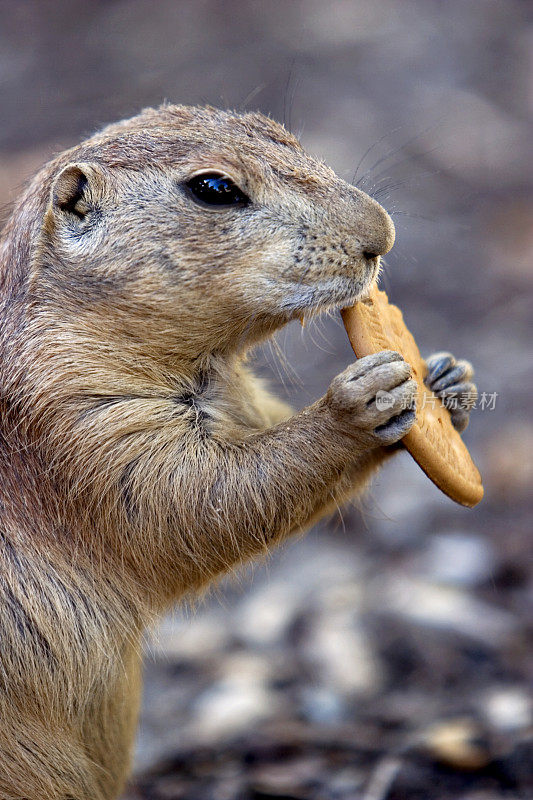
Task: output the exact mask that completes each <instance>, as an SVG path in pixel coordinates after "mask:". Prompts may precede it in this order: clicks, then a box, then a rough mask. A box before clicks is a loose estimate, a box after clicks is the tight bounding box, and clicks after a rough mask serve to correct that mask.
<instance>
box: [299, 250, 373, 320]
mask: <svg viewBox="0 0 533 800" xmlns="http://www.w3.org/2000/svg"><path fill="white" fill-rule="evenodd" d="M380 271H381V259H380V257H379V256H377V257H375V258H372V259H368V260H367V269H366V270H365V273H366V274H365V275H364V277H363V278H354V277H352V276H337V277H335V278H329V279H328V280H325V281H322V282H320V283H317V284H315V285H314V286H303V285H301V284H300V285H299V286H298V288H297V292H296V293H293V296H292V297H291V299H290V300H289V301H288V302H287V303H286V304H285V310H286V311H287V312H288V314H289V317H290V319H299V320H300V322H302V324H303V323H304V321H306V320H309V319H311V318H312V317H316V316H319V315H321V314H327V313H329V312H331V311H337V310H339V311H340V310H342V309H343V308H348V307H349V306H353V305H354V304H355V303H357V302H359V301H360V300H363V299H364V298H365V297H366V296H367V295H368V294H369V292H370V290H371V288H372V287H373V286H374V284H375V283H376V282H377V280H378V278H379V274H380Z"/></svg>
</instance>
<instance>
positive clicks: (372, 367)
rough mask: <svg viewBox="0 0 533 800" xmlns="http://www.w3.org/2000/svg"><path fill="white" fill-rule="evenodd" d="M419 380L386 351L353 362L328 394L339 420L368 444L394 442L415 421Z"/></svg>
mask: <svg viewBox="0 0 533 800" xmlns="http://www.w3.org/2000/svg"><path fill="white" fill-rule="evenodd" d="M416 393H417V386H416V381H414V380H413V379H412V378H411V367H410V366H409V364H408V363H407V362H406V361H405V360H404V359H403V357H402V356H401V355H400V354H399V353H396V352H394V351H391V350H383V351H381V352H379V353H375V354H374V355H370V356H365V357H364V358H360V359H358V360H357V361H356V362H355V363H353V364H351V365H350V366H349V367H348V368H347V369H345V370H344V372H342V373H341V374H340V375H337V377H336V378H335V379H334V380H333V381H332V383H331V386H330V387H329V390H328V393H327V395H326V398H325V399H326V402H327V403H328V405H329V407H330V409H331V411H332V412H333V414H334V416H335V417H336V418H337V420H338V423H339V425H340V426H342V427H343V428H344V429H345V430H347V431H348V432H349V433H351V434H352V435H353V436H354V437H355V438H358V439H359V440H360V442H361V443H364V446H366V447H378V446H383V445H392V444H394V443H395V442H398V441H399V440H400V439H402V438H403V437H404V436H405V435H406V434H407V433H408V432H409V430H410V429H411V427H412V426H413V424H414V422H415V417H416V411H415V403H416Z"/></svg>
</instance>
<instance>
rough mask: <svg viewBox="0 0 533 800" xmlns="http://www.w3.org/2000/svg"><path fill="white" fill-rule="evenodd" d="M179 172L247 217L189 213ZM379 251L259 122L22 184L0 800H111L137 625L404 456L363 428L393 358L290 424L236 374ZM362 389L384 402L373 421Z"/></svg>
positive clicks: (4, 466) (404, 370)
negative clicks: (217, 177) (214, 183)
mask: <svg viewBox="0 0 533 800" xmlns="http://www.w3.org/2000/svg"><path fill="white" fill-rule="evenodd" d="M202 169H214V170H218V171H221V172H224V173H226V174H228V175H229V176H230V177H231V178H232V179H233V180H234V181H235V182H236V183H237V184H238V185H239V186H240V188H241V189H242V190H243V191H244V192H245V193H246V194H247V195H248V196H249V197H250V199H251V203H250V205H249V206H247V207H244V208H240V207H239V208H233V207H228V208H221V209H218V210H213V209H210V208H209V209H206V208H203V207H201V206H199V205H198V204H196V203H195V202H193V201H192V199H191V197H190V196H189V194H188V192H187V191H186V190H185V189H184V186H183V183H184V181H186V180H188V178H189V177H190V176H191V175H192V174H193V173H194V172H195V171H197V170H202ZM81 176H83V177H84V178H85V184H84V185H83V187H82V189H81V190H80V191H81V197H80V199H79V205H78V206H77V209H74V211H72V209H68V208H67V207H66V206H67V205H68V202H69V198H71V197H72V195H73V193H75V192H76V187H77V186H78V183H79V180H80V177H81ZM393 238H394V229H393V226H392V223H391V221H390V219H389V217H388V216H387V215H386V213H385V212H384V211H383V209H381V207H380V206H379V205H378V204H377V203H376V202H375V201H374V200H372V199H371V198H369V197H368V196H366V195H365V194H363V193H362V192H360V191H359V190H357V189H355V188H353V187H352V186H349V185H348V184H346V183H345V182H344V181H342V180H340V179H339V178H338V177H337V176H336V175H335V174H334V173H333V172H332V171H331V170H330V169H329V168H328V167H326V166H325V165H324V164H322V163H320V162H319V161H317V160H315V159H313V158H311V157H310V156H308V155H307V154H306V153H305V152H304V151H303V150H302V148H301V146H300V144H299V143H298V141H297V140H296V139H295V138H294V137H293V136H291V135H290V134H289V133H287V132H286V131H285V130H284V129H283V128H282V127H281V126H280V125H278V124H276V123H274V122H273V121H271V120H270V119H267V118H265V117H263V116H262V115H260V114H246V115H239V114H234V113H229V112H222V111H218V110H215V109H211V108H203V109H198V108H186V107H178V106H165V107H162V108H160V109H157V110H154V109H148V110H146V111H144V112H142V114H140V115H139V116H137V117H134V118H133V119H131V120H127V121H124V122H121V123H118V124H116V125H112V126H110V127H108V128H106V129H104V130H103V131H101V132H100V133H98V134H96V135H95V136H93V137H92V138H91V139H89V140H87V141H85V142H84V143H82V144H81V145H80V146H79V147H75V148H73V149H72V150H70V151H68V152H66V153H63V154H61V155H59V156H58V157H57V158H56V159H55V160H53V161H52V162H51V163H49V164H48V165H47V166H45V167H44V168H43V169H42V171H41V172H40V173H39V174H38V175H37V176H36V177H35V179H34V180H33V181H32V183H31V184H30V185H29V187H28V188H27V191H26V192H25V193H24V195H23V197H22V199H21V200H20V202H19V204H18V205H17V207H16V208H15V210H14V213H13V216H12V218H11V220H10V221H9V223H8V225H7V227H6V229H5V232H4V236H3V240H2V255H1V267H0V270H1V271H0V286H1V309H0V311H1V317H0V319H1V325H2V327H1V334H0V392H1V394H0V404H1V405H0V411H1V414H0V426H1V427H0V477H1V482H2V485H1V495H0V536H1V538H2V545H1V547H0V578H1V580H0V636H1V653H0V658H1V664H0V797H1V798H2V800H21V798H25V799H26V800H58V799H59V798H60V799H61V800H66V799H67V798H75V800H104V798H105V799H107V800H109V798H113V797H115V796H116V795H117V794H118V793H119V792H120V790H121V787H122V786H123V783H124V780H125V777H126V774H127V770H128V765H129V759H130V751H131V746H132V740H133V736H134V730H135V719H136V712H137V705H138V696H139V687H140V683H139V663H140V655H139V637H140V635H141V633H142V630H143V628H144V627H145V626H146V625H147V624H148V623H149V622H150V621H151V620H152V619H153V618H154V616H155V615H157V614H159V613H161V612H162V611H163V610H164V609H166V608H167V607H168V606H169V604H170V603H172V602H174V601H176V600H177V599H179V598H183V597H184V596H185V595H186V594H188V593H191V592H196V591H198V590H200V589H202V588H203V587H205V586H207V585H208V584H209V583H210V582H211V581H213V580H214V579H215V578H216V577H217V576H219V575H221V574H222V573H224V572H225V571H227V570H228V569H231V568H233V567H235V566H236V565H238V564H240V563H242V562H243V561H245V560H247V559H250V558H253V557H254V556H257V555H261V554H264V553H266V552H268V551H269V550H270V549H271V548H272V546H273V545H274V544H275V543H277V542H279V541H281V540H282V539H284V538H285V537H287V536H288V535H289V534H291V533H293V532H296V531H300V530H302V529H304V528H306V527H307V526H309V525H310V524H311V522H312V521H313V520H314V519H316V518H318V517H320V516H321V515H323V514H324V513H326V512H327V510H328V509H329V508H331V507H332V506H334V505H335V504H336V503H337V502H340V501H341V500H342V499H344V498H345V497H347V496H349V495H350V494H352V495H353V494H354V493H355V492H356V491H358V490H360V488H362V486H363V485H364V484H365V482H366V480H367V478H368V476H369V475H370V473H371V471H372V470H374V469H375V468H376V467H377V466H378V465H379V464H380V463H381V462H382V461H383V459H384V458H385V457H386V449H385V448H384V447H383V445H389V444H392V443H393V442H395V441H396V440H398V439H399V438H400V436H402V435H404V433H405V430H406V429H405V426H404V429H402V430H400V429H394V430H393V431H392V432H391V431H390V430H389V432H388V433H387V432H383V430H382V431H381V433H380V432H379V429H378V432H376V431H375V428H376V427H377V426H379V425H383V424H384V423H386V422H387V420H388V419H389V418H390V417H391V416H392V415H394V414H397V413H398V410H399V408H400V405H399V403H400V401H401V402H404V401H405V400H406V398H407V399H409V398H410V397H412V394H413V388H414V387H413V382H412V381H410V380H409V368H408V367H407V365H406V364H405V363H404V362H403V361H401V359H399V358H398V357H397V356H396V355H395V354H390V353H389V354H384V355H383V354H380V357H379V358H377V359H376V358H374V360H372V358H371V359H370V360H367V359H362V360H361V361H359V362H357V363H356V364H354V365H352V366H351V367H349V368H348V370H347V371H346V372H345V373H343V374H342V375H341V376H339V377H338V378H336V379H335V381H334V382H333V383H332V385H331V387H330V389H329V391H328V393H327V394H326V396H325V397H323V398H322V399H320V400H318V401H317V402H316V403H315V404H314V405H312V406H310V407H309V408H306V409H304V410H303V411H301V412H299V413H296V414H294V415H292V413H291V411H290V410H289V409H288V408H287V407H286V406H284V405H283V404H282V403H281V402H280V401H278V400H276V399H275V398H273V397H272V396H270V395H269V393H268V392H267V390H266V389H265V388H264V387H262V386H261V385H260V384H259V383H258V382H257V381H256V379H255V378H254V377H253V375H252V374H251V372H250V371H249V370H248V368H247V367H246V364H245V359H246V353H247V351H248V350H249V349H250V347H251V346H253V345H255V344H257V343H258V342H260V341H262V340H263V339H265V337H268V336H270V335H271V334H272V333H273V332H274V331H275V330H276V329H278V328H279V327H280V326H282V325H284V324H285V323H287V322H288V321H290V320H291V319H295V318H297V317H300V316H302V315H311V314H314V313H317V312H320V311H322V310H324V309H328V308H332V307H338V306H342V305H346V304H348V303H350V302H353V301H354V300H355V299H356V298H357V297H359V296H360V295H361V292H362V291H364V289H365V288H367V287H368V286H369V284H370V282H371V281H373V280H374V279H375V277H376V274H377V271H378V268H379V258H377V257H375V258H370V257H369V258H366V257H365V256H364V255H363V252H364V251H370V252H371V253H375V254H376V255H379V254H383V253H385V252H387V250H388V249H390V247H391V246H392V242H393ZM395 387H396V388H395ZM379 388H383V389H392V390H393V391H395V392H397V401H398V402H397V405H396V406H395V408H393V409H392V410H390V411H388V412H386V413H385V412H379V411H377V410H376V407H375V404H373V403H372V399H373V397H374V395H375V392H376V391H377V389H379Z"/></svg>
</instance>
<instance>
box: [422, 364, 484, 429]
mask: <svg viewBox="0 0 533 800" xmlns="http://www.w3.org/2000/svg"><path fill="white" fill-rule="evenodd" d="M426 364H427V366H428V374H427V375H426V379H425V384H426V386H427V387H428V389H430V390H431V391H432V392H433V393H434V394H436V395H437V397H440V399H441V400H442V402H443V404H444V405H445V406H446V408H447V409H448V411H449V412H450V416H451V418H452V424H453V426H454V428H455V429H456V430H457V431H459V433H461V432H462V431H464V429H465V428H466V426H467V425H468V421H469V418H470V411H471V410H472V408H473V407H474V405H475V403H476V400H477V388H476V385H475V383H474V382H473V380H472V378H473V377H474V370H473V368H472V364H470V362H469V361H465V360H464V359H461V360H457V361H456V359H455V358H454V357H453V356H452V354H451V353H434V354H433V355H431V356H430V357H429V358H427V359H426Z"/></svg>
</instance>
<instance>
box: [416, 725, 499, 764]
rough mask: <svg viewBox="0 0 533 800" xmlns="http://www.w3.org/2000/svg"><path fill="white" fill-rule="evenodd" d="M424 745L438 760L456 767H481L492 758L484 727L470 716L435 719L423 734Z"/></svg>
mask: <svg viewBox="0 0 533 800" xmlns="http://www.w3.org/2000/svg"><path fill="white" fill-rule="evenodd" d="M423 745H424V747H425V749H427V751H428V752H429V753H430V754H431V756H432V757H433V758H434V759H435V760H437V761H440V762H441V763H442V764H446V765H448V766H450V767H454V768H455V769H464V770H477V769H482V768H483V767H486V766H487V764H489V763H490V761H491V756H490V753H489V751H488V747H487V746H486V745H485V743H484V741H483V737H482V732H481V729H480V728H479V726H478V725H476V724H475V722H474V721H473V720H471V719H468V718H460V719H450V720H443V721H442V722H436V723H435V724H434V725H432V726H431V727H430V728H428V729H427V730H426V731H425V733H424V734H423Z"/></svg>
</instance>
